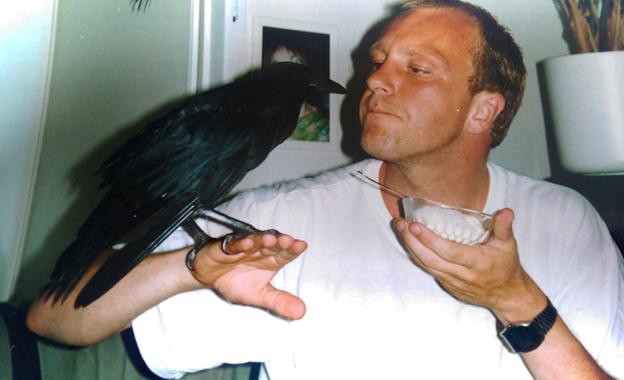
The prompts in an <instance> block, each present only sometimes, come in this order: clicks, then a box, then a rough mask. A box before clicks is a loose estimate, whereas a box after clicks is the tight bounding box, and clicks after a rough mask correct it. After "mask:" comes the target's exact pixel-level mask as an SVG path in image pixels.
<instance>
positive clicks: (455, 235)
mask: <svg viewBox="0 0 624 380" xmlns="http://www.w3.org/2000/svg"><path fill="white" fill-rule="evenodd" d="M401 204H402V206H403V213H404V215H405V219H407V220H408V221H410V222H419V223H422V224H424V225H425V226H427V228H429V229H430V230H432V231H433V232H434V233H435V234H436V235H438V236H440V237H443V238H445V239H448V240H452V241H454V242H457V243H462V244H466V245H477V244H481V243H483V242H485V241H486V240H487V239H488V237H490V233H491V231H492V220H493V218H494V217H493V215H490V214H486V213H483V212H479V211H475V210H470V209H465V208H461V207H455V206H450V205H446V204H443V203H439V202H434V201H430V200H428V199H422V198H411V197H405V198H402V199H401Z"/></svg>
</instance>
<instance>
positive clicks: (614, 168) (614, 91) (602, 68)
mask: <svg viewBox="0 0 624 380" xmlns="http://www.w3.org/2000/svg"><path fill="white" fill-rule="evenodd" d="M538 69H539V74H540V78H539V79H540V84H541V88H542V96H543V99H542V100H543V104H544V107H545V115H546V118H547V122H550V125H552V128H553V132H554V133H553V135H554V137H555V140H556V145H557V150H558V153H559V160H560V163H561V166H562V167H563V168H564V169H566V170H568V171H570V172H573V173H581V174H616V173H624V52H622V51H616V52H599V53H585V54H574V55H568V56H563V57H556V58H550V59H547V60H545V61H542V62H540V64H539V65H538ZM548 119H549V120H548Z"/></svg>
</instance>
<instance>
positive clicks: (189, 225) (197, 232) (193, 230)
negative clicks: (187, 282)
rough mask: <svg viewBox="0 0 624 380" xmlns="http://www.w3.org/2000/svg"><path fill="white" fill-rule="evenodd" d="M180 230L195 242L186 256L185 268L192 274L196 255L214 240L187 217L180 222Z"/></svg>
mask: <svg viewBox="0 0 624 380" xmlns="http://www.w3.org/2000/svg"><path fill="white" fill-rule="evenodd" d="M182 228H184V231H186V233H187V234H189V235H190V236H191V237H192V238H193V241H194V242H195V245H194V246H193V248H192V249H191V250H190V251H189V252H188V253H187V254H186V266H187V267H188V269H189V270H190V271H191V272H192V271H193V262H194V261H195V257H196V256H197V253H198V252H199V251H200V250H201V249H202V248H204V246H205V245H206V244H208V243H209V242H210V241H212V240H214V239H213V238H211V237H210V236H208V235H207V234H206V233H205V232H204V231H203V230H202V229H201V228H199V226H198V225H197V223H195V221H194V220H193V218H192V217H189V218H187V219H186V220H185V221H184V222H182Z"/></svg>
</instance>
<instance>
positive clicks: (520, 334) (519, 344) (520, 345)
mask: <svg viewBox="0 0 624 380" xmlns="http://www.w3.org/2000/svg"><path fill="white" fill-rule="evenodd" d="M500 337H501V340H502V341H503V344H504V345H505V347H506V348H507V349H508V350H509V351H510V352H513V353H517V352H528V351H531V350H534V349H535V348H537V346H539V345H540V343H542V341H543V340H544V336H543V335H542V334H540V333H539V331H536V330H535V329H532V328H530V327H529V326H522V325H513V326H508V327H506V328H505V329H503V331H501V332H500Z"/></svg>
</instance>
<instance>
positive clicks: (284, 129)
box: [44, 62, 345, 307]
mask: <svg viewBox="0 0 624 380" xmlns="http://www.w3.org/2000/svg"><path fill="white" fill-rule="evenodd" d="M318 92H331V93H344V92H345V89H344V88H343V87H342V86H340V85H339V84H337V83H335V82H333V81H331V80H329V79H328V78H326V77H324V76H321V75H320V74H318V73H317V72H316V71H313V70H312V69H310V68H309V67H307V66H304V65H300V64H296V63H290V62H288V63H286V62H284V63H276V64H272V65H268V66H266V67H265V68H263V69H261V70H256V71H252V72H250V73H248V74H247V75H245V76H243V77H241V78H239V79H237V80H236V81H234V82H232V83H229V84H226V85H224V86H221V87H217V88H214V89H211V90H208V91H206V92H203V93H200V94H198V95H195V96H191V97H190V98H188V99H187V100H186V101H184V102H183V103H182V104H181V106H179V107H177V108H176V109H174V110H173V111H171V112H169V113H168V114H167V115H166V116H164V117H163V118H161V119H158V120H156V121H155V122H153V123H151V124H149V125H148V126H147V128H145V129H144V130H143V131H142V132H141V133H139V134H138V135H136V136H134V137H132V138H131V139H130V140H128V141H127V142H126V143H125V144H124V145H122V146H121V147H120V148H119V149H118V150H117V151H116V152H115V153H113V154H112V156H111V157H109V158H108V159H107V160H106V161H105V162H104V164H103V165H102V166H101V168H100V170H99V171H98V173H99V174H101V176H102V178H103V181H102V186H104V187H109V189H108V191H107V193H106V194H105V196H104V198H103V199H102V201H101V202H100V203H99V204H98V205H97V207H96V208H95V210H94V211H93V212H92V213H91V215H90V216H89V217H88V218H87V220H86V221H85V222H84V224H83V225H82V226H81V227H80V229H79V231H78V234H77V237H76V239H75V240H74V241H73V242H72V243H71V244H70V245H69V246H68V247H67V248H66V249H65V250H64V251H63V253H62V254H61V256H60V257H59V259H58V261H57V263H56V267H55V270H54V272H53V273H52V276H51V280H50V283H49V284H48V285H47V286H46V288H45V293H44V295H45V296H46V297H49V296H51V295H54V301H55V302H56V301H58V300H59V299H61V298H63V299H66V298H67V296H68V295H69V293H70V292H71V291H72V289H73V288H74V287H75V286H76V284H77V282H78V281H79V280H80V278H81V277H82V276H83V275H84V274H85V272H86V270H87V269H88V268H89V267H90V266H92V265H93V263H94V261H95V260H96V258H97V257H98V256H99V255H100V254H101V253H102V252H104V251H105V250H107V249H109V248H111V247H113V248H114V250H113V253H112V255H111V256H110V257H109V258H107V260H106V261H105V263H104V264H103V265H102V267H101V268H100V269H99V270H98V271H97V272H96V274H95V275H94V276H93V278H92V279H91V280H90V281H89V282H88V283H87V285H86V286H85V287H84V289H83V290H82V291H81V292H80V294H79V295H78V297H77V299H76V302H75V305H74V306H75V307H81V306H86V305H88V304H90V303H91V302H93V301H94V300H96V299H97V298H99V297H100V296H101V295H102V294H104V293H105V292H106V291H108V290H109V289H110V288H112V287H113V285H115V284H116V283H117V282H118V281H119V280H120V279H121V278H122V277H124V276H125V275H126V274H127V273H128V272H130V270H132V268H134V267H135V266H136V265H137V264H138V263H139V262H140V261H141V260H143V259H144V258H145V257H146V256H147V255H149V254H150V253H151V252H152V251H153V250H154V249H155V248H156V247H157V246H158V245H159V244H160V243H161V242H162V241H163V240H164V239H166V238H167V236H169V235H170V234H171V233H172V232H173V231H174V230H175V229H176V228H178V227H180V226H182V227H183V228H184V229H185V230H186V231H187V232H188V233H189V234H190V235H191V236H192V237H193V239H194V240H195V247H196V248H197V249H199V248H200V247H202V246H203V245H204V244H206V243H207V242H208V241H209V239H210V238H209V237H208V236H207V235H205V234H204V233H203V232H202V231H201V230H200V229H199V227H198V226H197V225H196V224H195V222H194V220H193V217H194V216H196V214H197V213H198V212H203V211H201V210H211V209H213V208H214V207H215V206H217V205H218V204H219V203H221V202H222V201H223V200H224V199H225V197H226V196H227V195H228V193H229V192H230V191H231V190H232V188H233V187H234V186H235V185H236V184H237V183H238V182H239V181H240V180H241V179H242V178H243V176H244V175H245V174H246V173H247V172H248V171H249V170H251V169H253V168H255V167H257V166H258V165H259V164H260V163H261V162H262V161H264V159H265V158H266V157H267V155H268V154H269V152H271V150H272V149H273V148H275V147H276V146H277V145H279V144H280V143H282V142H283V141H284V140H285V139H286V138H287V137H288V136H289V135H290V134H291V133H292V132H293V130H294V128H295V126H296V124H297V119H298V115H299V110H300V108H301V106H302V103H303V102H304V100H306V99H308V98H309V97H311V96H312V95H313V94H314V93H318ZM209 217H210V218H213V219H215V220H217V221H220V222H221V223H222V224H225V225H228V226H229V227H230V228H232V229H233V230H234V231H235V232H237V233H245V234H248V233H253V232H258V230H257V229H255V228H254V227H253V226H251V225H248V224H246V223H243V222H239V221H236V220H235V219H232V218H229V217H227V216H226V215H223V214H220V213H217V212H216V211H213V212H212V213H211V214H209Z"/></svg>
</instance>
